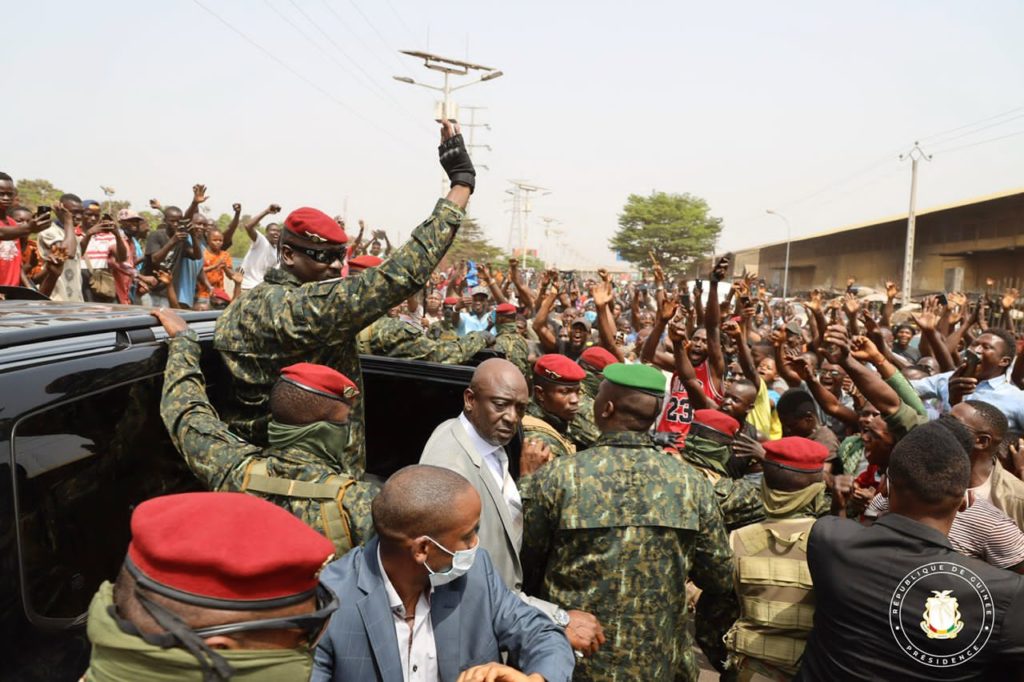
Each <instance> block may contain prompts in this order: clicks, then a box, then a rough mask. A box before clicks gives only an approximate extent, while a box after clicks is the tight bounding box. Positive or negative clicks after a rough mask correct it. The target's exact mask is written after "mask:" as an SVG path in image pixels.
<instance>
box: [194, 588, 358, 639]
mask: <svg viewBox="0 0 1024 682" xmlns="http://www.w3.org/2000/svg"><path fill="white" fill-rule="evenodd" d="M316 605H317V609H316V611H314V612H313V613H307V614H302V615H295V616H286V617H282V618H266V619H264V620H250V621H245V622H242V623H228V624H227V625H214V626H211V627H208V628H199V629H197V630H195V633H196V634H197V635H199V636H200V637H202V638H203V639H206V638H207V637H216V636H217V635H229V634H232V633H236V632H249V631H252V630H302V631H303V633H305V637H306V642H307V643H308V644H309V646H310V647H311V648H312V647H315V646H316V644H317V642H319V641H320V637H321V636H322V635H323V633H324V630H326V629H327V623H328V621H330V619H331V615H332V614H333V613H334V612H335V611H337V610H338V606H339V605H340V602H339V601H338V596H337V595H336V594H334V592H333V591H331V590H330V588H328V587H326V586H325V585H323V584H322V583H321V584H319V585H317V588H316Z"/></svg>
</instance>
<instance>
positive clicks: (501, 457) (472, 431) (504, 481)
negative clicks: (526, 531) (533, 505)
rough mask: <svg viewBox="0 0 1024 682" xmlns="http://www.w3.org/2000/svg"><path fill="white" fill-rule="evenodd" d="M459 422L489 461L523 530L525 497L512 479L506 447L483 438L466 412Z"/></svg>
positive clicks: (516, 520) (503, 494)
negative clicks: (523, 497) (521, 495)
mask: <svg viewBox="0 0 1024 682" xmlns="http://www.w3.org/2000/svg"><path fill="white" fill-rule="evenodd" d="M459 423H460V424H462V428H464V429H465V430H466V434H468V435H469V442H470V443H472V444H473V449H475V450H476V452H477V454H478V455H480V458H481V459H482V460H483V461H484V462H486V463H487V468H488V469H489V470H490V472H491V475H492V476H494V480H495V481H496V482H497V483H498V487H499V488H501V496H502V497H504V498H505V504H507V505H508V511H509V513H510V514H511V515H512V523H513V524H514V525H515V526H516V528H517V529H519V530H520V532H522V531H521V529H522V521H523V499H522V498H521V497H520V496H519V488H517V487H516V482H515V481H514V480H512V475H511V474H510V473H509V470H508V455H507V454H505V448H503V447H501V446H500V445H491V444H490V443H488V442H487V441H485V440H484V439H483V438H481V437H480V434H479V433H477V430H476V427H475V426H473V422H471V421H469V419H467V418H466V415H465V414H460V415H459ZM517 540H518V539H517Z"/></svg>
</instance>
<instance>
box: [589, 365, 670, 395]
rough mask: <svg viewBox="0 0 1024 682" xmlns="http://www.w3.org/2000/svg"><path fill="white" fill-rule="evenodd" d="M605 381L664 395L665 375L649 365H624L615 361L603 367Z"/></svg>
mask: <svg viewBox="0 0 1024 682" xmlns="http://www.w3.org/2000/svg"><path fill="white" fill-rule="evenodd" d="M604 378H605V381H610V382H612V383H613V384H618V385H619V386H625V387H626V388H632V389H635V390H637V391H641V392H643V393H649V394H651V395H653V396H657V397H659V398H661V397H662V396H664V395H665V375H664V374H662V373H661V371H660V370H657V369H655V368H654V367H651V366H650V365H626V364H623V363H621V362H616V363H615V364H614V365H608V366H607V367H605V368H604Z"/></svg>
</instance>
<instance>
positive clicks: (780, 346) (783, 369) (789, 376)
mask: <svg viewBox="0 0 1024 682" xmlns="http://www.w3.org/2000/svg"><path fill="white" fill-rule="evenodd" d="M772 348H774V350H775V371H776V372H778V374H779V377H780V378H781V379H782V380H783V381H785V382H786V385H787V386H789V387H790V388H796V387H797V386H799V385H800V376H799V375H798V374H797V373H796V372H795V371H793V368H792V367H791V366H790V361H789V358H788V357H787V356H786V330H785V329H776V330H775V331H773V332H772Z"/></svg>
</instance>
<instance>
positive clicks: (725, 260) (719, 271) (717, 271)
mask: <svg viewBox="0 0 1024 682" xmlns="http://www.w3.org/2000/svg"><path fill="white" fill-rule="evenodd" d="M727 272H729V256H722V257H721V258H719V259H718V262H716V263H715V267H714V269H712V270H711V280H712V281H713V282H721V281H722V280H723V279H725V275H726V273H727Z"/></svg>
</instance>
